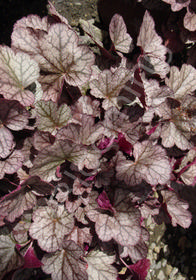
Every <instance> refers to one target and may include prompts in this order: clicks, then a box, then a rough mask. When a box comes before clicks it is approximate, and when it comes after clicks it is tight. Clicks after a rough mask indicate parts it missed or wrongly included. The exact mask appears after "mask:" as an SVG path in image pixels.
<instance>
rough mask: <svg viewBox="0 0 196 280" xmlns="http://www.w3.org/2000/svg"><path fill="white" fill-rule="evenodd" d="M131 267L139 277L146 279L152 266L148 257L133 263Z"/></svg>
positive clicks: (141, 279) (142, 279)
mask: <svg viewBox="0 0 196 280" xmlns="http://www.w3.org/2000/svg"><path fill="white" fill-rule="evenodd" d="M129 268H130V269H131V271H134V273H135V274H136V275H137V277H138V279H140V280H145V279H146V276H147V274H148V270H149V268H150V261H149V260H148V259H142V260H139V261H138V262H137V263H134V264H131V265H130V266H129Z"/></svg>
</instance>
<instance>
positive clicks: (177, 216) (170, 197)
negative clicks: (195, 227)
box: [161, 190, 192, 228]
mask: <svg viewBox="0 0 196 280" xmlns="http://www.w3.org/2000/svg"><path fill="white" fill-rule="evenodd" d="M161 195H162V196H163V202H164V203H166V206H167V211H168V213H169V215H170V217H171V222H172V225H173V226H177V224H178V225H180V226H181V227H183V228H188V227H189V226H190V225H191V222H192V221H191V218H192V215H191V213H190V212H189V211H188V210H187V209H188V207H189V205H188V203H187V202H185V201H183V200H181V199H179V198H178V196H177V194H176V193H175V192H172V191H168V190H163V191H161Z"/></svg>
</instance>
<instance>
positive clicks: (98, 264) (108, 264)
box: [86, 250, 118, 280]
mask: <svg viewBox="0 0 196 280" xmlns="http://www.w3.org/2000/svg"><path fill="white" fill-rule="evenodd" d="M115 258H116V257H115V256H108V255H107V254H105V253H104V252H101V251H98V250H97V251H96V250H94V251H91V252H90V253H88V255H87V257H86V260H87V263H88V268H87V273H88V280H101V279H104V280H116V279H117V275H118V272H117V270H116V268H115V267H114V266H112V263H114V262H115Z"/></svg>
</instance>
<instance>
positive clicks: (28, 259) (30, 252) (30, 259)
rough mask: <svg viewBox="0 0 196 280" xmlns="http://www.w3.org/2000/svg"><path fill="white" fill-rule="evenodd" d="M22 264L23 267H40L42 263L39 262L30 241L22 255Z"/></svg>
mask: <svg viewBox="0 0 196 280" xmlns="http://www.w3.org/2000/svg"><path fill="white" fill-rule="evenodd" d="M24 261H25V263H24V265H23V268H38V267H41V266H42V265H43V264H42V263H41V262H40V260H39V259H38V258H37V256H36V254H35V251H34V249H33V247H32V243H31V245H30V246H29V248H28V249H27V251H26V252H25V255H24Z"/></svg>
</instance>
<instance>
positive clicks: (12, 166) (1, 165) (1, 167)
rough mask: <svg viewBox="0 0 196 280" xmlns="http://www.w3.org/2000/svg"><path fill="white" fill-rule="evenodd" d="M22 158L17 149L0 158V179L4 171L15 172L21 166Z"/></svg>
mask: <svg viewBox="0 0 196 280" xmlns="http://www.w3.org/2000/svg"><path fill="white" fill-rule="evenodd" d="M23 160H24V158H23V155H22V153H21V152H20V151H19V150H15V151H13V153H11V155H10V156H9V157H8V158H6V159H4V160H0V179H2V178H3V177H4V175H5V173H7V174H13V173H14V172H16V171H17V170H18V169H19V168H20V167H21V166H22V163H23Z"/></svg>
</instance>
